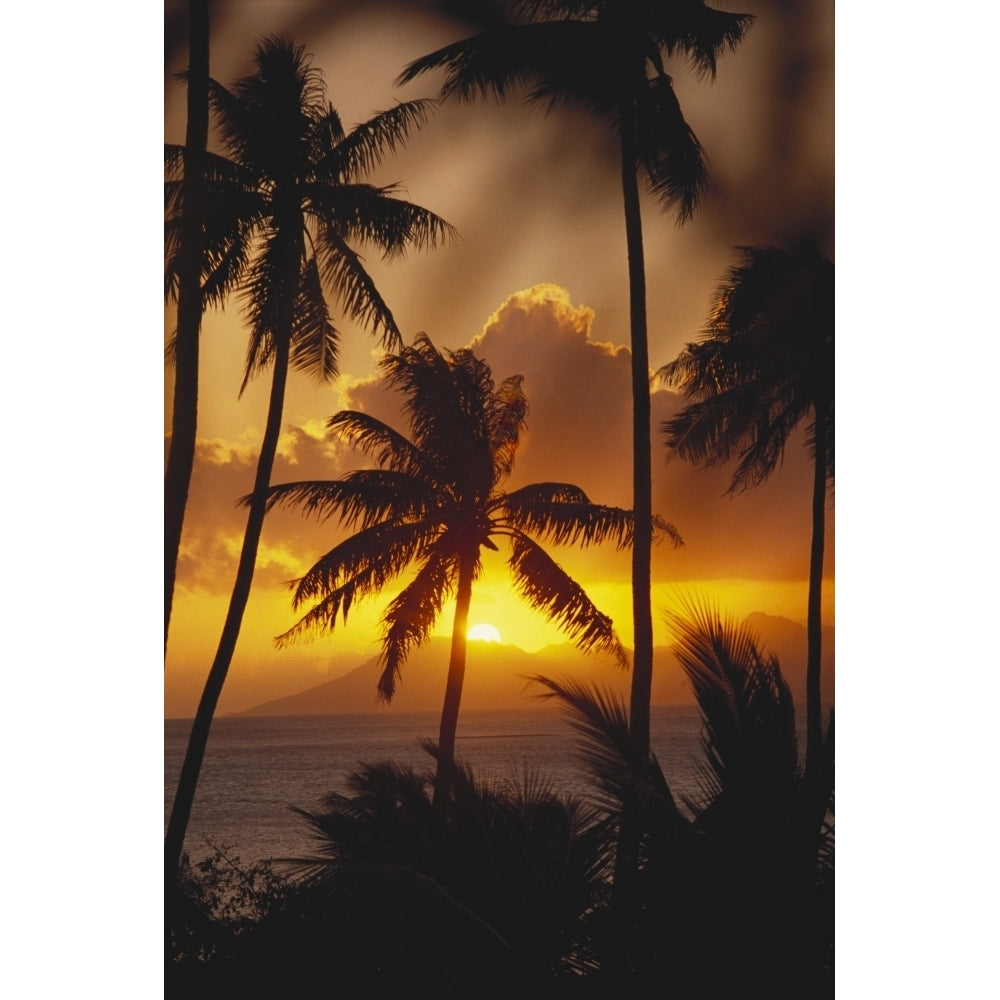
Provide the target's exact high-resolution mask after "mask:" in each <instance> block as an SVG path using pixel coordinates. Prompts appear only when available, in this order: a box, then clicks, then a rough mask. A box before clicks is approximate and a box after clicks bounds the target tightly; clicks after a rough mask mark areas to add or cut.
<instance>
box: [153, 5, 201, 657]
mask: <svg viewBox="0 0 1000 1000" xmlns="http://www.w3.org/2000/svg"><path fill="white" fill-rule="evenodd" d="M188 20H189V32H190V39H189V46H190V53H189V57H188V84H187V132H186V135H185V140H184V178H183V180H182V182H181V185H182V187H181V204H182V205H183V211H184V217H183V220H182V231H181V247H180V260H179V263H178V271H179V273H178V289H177V341H176V354H175V365H174V372H175V374H174V399H173V411H174V412H173V418H172V422H171V432H170V451H169V454H168V456H167V470H166V475H165V476H164V483H163V648H164V650H166V646H167V633H168V630H169V628H170V611H171V608H172V607H173V600H174V582H175V580H176V577H177V557H178V553H179V552H180V546H181V530H182V528H183V526H184V510H185V508H186V506H187V498H188V490H189V488H190V484H191V471H192V469H193V468H194V452H195V438H196V434H197V427H198V343H199V337H200V332H201V312H202V301H201V257H202V218H203V216H204V200H205V150H206V147H207V145H208V0H190V2H189V4H188Z"/></svg>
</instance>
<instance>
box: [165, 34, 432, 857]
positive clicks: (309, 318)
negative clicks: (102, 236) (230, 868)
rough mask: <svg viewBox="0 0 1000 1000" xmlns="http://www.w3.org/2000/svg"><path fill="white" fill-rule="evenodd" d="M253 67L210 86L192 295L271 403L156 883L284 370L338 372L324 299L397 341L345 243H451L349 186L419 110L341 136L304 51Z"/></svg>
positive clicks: (179, 204) (177, 843)
mask: <svg viewBox="0 0 1000 1000" xmlns="http://www.w3.org/2000/svg"><path fill="white" fill-rule="evenodd" d="M255 62H256V66H257V69H256V72H255V73H253V74H252V75H250V76H247V77H244V78H243V79H241V80H239V81H238V82H237V83H236V85H235V86H234V88H233V90H232V91H230V90H227V89H226V88H225V87H223V86H221V85H220V84H218V83H216V82H215V81H214V80H213V81H211V84H210V98H211V103H212V107H213V109H214V111H215V114H216V117H217V120H218V123H219V130H220V134H221V138H222V141H223V144H224V147H225V150H226V152H227V153H228V154H229V155H228V157H224V156H216V155H212V156H209V157H208V165H207V175H208V176H207V189H208V190H207V206H206V208H207V215H206V222H205V254H204V257H203V262H202V287H203V292H204V295H205V298H206V301H208V302H221V301H222V300H223V299H225V298H226V296H227V295H228V294H229V293H230V292H231V291H232V290H234V289H239V290H241V291H242V293H243V297H244V305H245V312H246V317H247V320H248V322H249V324H250V331H251V335H250V345H249V349H248V352H247V360H246V368H245V371H244V378H243V388H245V387H246V385H247V383H248V382H249V381H250V379H251V378H252V377H253V376H254V375H256V374H258V373H260V372H262V371H264V370H266V369H267V368H268V366H273V371H272V377H271V393H270V399H269V402H268V412H267V422H266V425H265V430H264V437H263V441H262V443H261V450H260V455H259V457H258V461H257V471H256V475H255V478H254V488H253V493H252V494H251V497H250V501H249V503H248V507H249V513H248V515H247V526H246V531H245V533H244V537H243V546H242V550H241V552H240V559H239V566H238V569H237V573H236V580H235V583H234V586H233V592H232V597H231V599H230V604H229V609H228V611H227V614H226V620H225V624H224V626H223V630H222V635H221V638H220V640H219V646H218V649H217V652H216V655H215V660H214V662H213V663H212V667H211V670H210V671H209V675H208V679H207V680H206V683H205V688H204V692H203V694H202V697H201V701H200V702H199V705H198V710H197V714H196V716H195V720H194V724H193V726H192V730H191V738H190V741H189V743H188V749H187V753H186V755H185V758H184V764H183V767H182V770H181V775H180V780H179V782H178V786H177V793H176V797H175V799H174V807H173V810H172V811H171V815H170V822H169V825H168V829H167V837H166V843H165V862H166V871H167V874H168V876H172V874H173V873H174V872H175V871H176V870H177V864H178V862H179V859H180V853H181V848H182V845H183V841H184V833H185V831H186V829H187V823H188V819H189V817H190V813H191V804H192V802H193V800H194V793H195V788H196V786H197V781H198V774H199V771H200V768H201V762H202V759H203V757H204V752H205V745H206V743H207V741H208V733H209V729H210V727H211V723H212V717H213V715H214V713H215V707H216V704H217V703H218V699H219V695H220V693H221V691H222V686H223V684H224V682H225V678H226V674H227V672H228V670H229V664H230V662H231V660H232V656H233V651H234V650H235V647H236V640H237V638H238V636H239V631H240V625H241V623H242V620H243V612H244V610H245V608H246V604H247V600H248V598H249V596H250V587H251V583H252V581H253V572H254V563H255V561H256V556H257V546H258V543H259V540H260V534H261V529H262V526H263V522H264V515H265V511H266V503H267V496H266V490H267V487H268V485H269V483H270V478H271V469H272V466H273V464H274V456H275V452H276V449H277V443H278V436H279V433H280V430H281V414H282V408H283V403H284V395H285V385H286V381H287V377H288V372H289V369H290V368H294V369H298V370H303V371H307V372H309V373H310V374H312V375H314V376H315V377H317V378H319V379H321V380H329V379H330V378H332V377H333V376H335V375H336V373H337V357H338V342H339V333H338V331H337V329H336V328H335V326H334V325H333V323H332V321H331V319H330V314H329V311H328V308H327V302H326V293H327V292H331V293H333V294H334V295H335V296H336V298H337V300H338V302H339V304H340V306H341V307H342V309H343V311H344V313H345V314H346V315H347V316H348V317H349V318H350V319H352V320H355V321H357V322H359V323H361V324H362V325H365V326H368V327H370V328H371V329H372V330H373V332H374V333H376V334H380V335H381V340H382V343H383V345H396V344H398V343H400V340H401V338H400V334H399V331H398V329H397V327H396V323H395V320H394V319H393V316H392V313H391V312H390V311H389V308H388V307H387V306H386V304H385V302H384V301H383V300H382V297H381V295H380V294H379V292H378V290H377V289H376V287H375V285H374V283H373V282H372V279H371V277H370V276H369V275H368V273H367V271H366V270H365V268H364V265H363V262H362V259H361V257H360V256H359V254H358V252H357V250H355V249H354V245H355V244H368V245H371V246H374V247H376V248H378V249H380V250H381V251H382V252H383V253H384V255H386V256H387V257H388V256H395V255H399V254H401V253H402V252H403V251H404V250H405V249H406V248H408V247H417V248H423V247H429V246H433V245H435V244H436V243H437V242H438V241H439V240H441V239H442V238H445V237H448V236H450V235H451V233H452V229H451V227H450V226H449V225H448V224H447V223H446V222H444V221H443V220H442V219H440V218H439V217H438V216H436V215H434V214H433V213H431V212H429V211H427V210H426V209H424V208H421V207H419V206H417V205H413V204H411V203H410V202H407V201H403V200H401V199H397V198H396V197H394V194H395V189H394V188H393V187H382V188H379V187H374V186H372V185H370V184H365V183H362V182H361V181H360V178H361V177H363V176H364V175H365V174H366V173H367V171H368V170H369V169H371V168H372V167H373V166H375V165H377V164H378V163H379V162H380V161H381V159H382V158H383V157H384V155H385V154H386V153H387V152H390V151H392V150H393V149H394V148H395V147H396V146H397V145H398V144H399V143H401V142H402V141H403V140H404V139H405V137H406V135H407V133H408V131H409V129H411V128H413V127H415V126H418V125H419V124H421V123H422V122H423V121H424V120H425V118H426V115H427V113H428V111H429V102H426V101H415V102H410V103H406V104H399V105H397V106H396V107H395V108H392V109H391V110H389V111H386V112H383V113H382V114H379V115H376V116H375V117H374V118H372V119H371V120H370V121H368V122H366V123H364V124H363V125H359V126H357V127H356V128H354V129H353V130H352V131H351V132H349V133H346V134H345V132H344V129H343V126H342V125H341V122H340V118H339V116H338V115H337V112H336V111H335V110H334V108H333V106H332V105H330V104H328V103H327V102H326V100H325V87H324V85H323V80H322V76H321V74H320V72H319V71H318V70H317V69H315V68H314V67H313V66H312V65H311V64H310V62H309V60H308V58H307V56H306V55H305V51H304V49H303V47H301V46H295V45H293V44H292V42H291V41H289V40H288V39H286V38H282V37H279V36H271V37H268V38H266V39H265V40H263V41H262V42H261V43H260V44H259V45H258V46H257V51H256V55H255ZM181 162H182V150H181V149H180V148H177V147H168V148H167V165H168V168H177V167H179V166H180V164H181ZM182 197H183V188H182V181H178V180H172V181H168V184H167V205H168V211H169V213H170V214H171V215H173V216H174V217H177V216H179V217H180V218H181V220H183V201H182ZM176 249H177V248H176V246H175V245H174V244H172V243H169V242H168V255H167V280H168V283H169V282H172V281H174V280H175V276H176V273H177V271H176V267H177V254H176ZM241 391H242V390H241Z"/></svg>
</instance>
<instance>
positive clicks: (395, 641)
mask: <svg viewBox="0 0 1000 1000" xmlns="http://www.w3.org/2000/svg"><path fill="white" fill-rule="evenodd" d="M457 574H458V567H457V557H456V554H455V552H454V550H452V549H450V548H448V547H445V546H443V545H439V546H438V547H437V548H435V549H434V550H432V551H431V552H429V553H428V556H427V559H426V561H425V562H424V564H423V565H422V566H421V567H420V569H419V570H418V571H417V574H416V576H414V578H413V580H412V581H411V582H410V583H409V584H408V585H407V586H406V587H405V588H404V590H403V591H402V592H401V593H400V594H399V595H398V596H397V597H396V598H395V599H394V600H393V601H392V602H391V603H390V604H389V606H388V607H387V608H386V610H385V612H384V613H383V615H382V655H381V657H380V660H381V663H382V673H381V675H380V676H379V679H378V696H379V699H380V700H381V701H385V702H389V701H391V700H392V696H393V694H394V693H395V691H396V684H397V682H398V680H399V675H400V670H401V668H402V666H403V663H405V662H406V658H407V656H409V654H410V652H411V651H412V650H413V649H414V648H416V647H417V646H420V645H422V644H423V643H424V642H426V641H427V639H428V637H429V636H430V633H431V629H432V628H433V627H434V623H435V622H436V621H437V619H438V616H439V615H440V614H441V608H442V607H444V603H445V601H446V600H447V599H448V598H449V597H450V596H451V594H452V592H453V589H454V583H455V579H456V578H457Z"/></svg>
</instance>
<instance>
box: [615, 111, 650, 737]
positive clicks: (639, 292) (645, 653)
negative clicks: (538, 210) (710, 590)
mask: <svg viewBox="0 0 1000 1000" xmlns="http://www.w3.org/2000/svg"><path fill="white" fill-rule="evenodd" d="M621 120H622V128H621V151H622V193H623V196H624V201H625V241H626V245H627V248H628V284H629V332H630V337H631V341H630V344H631V349H632V510H633V516H634V518H635V534H634V540H633V545H632V622H633V636H634V642H633V648H634V654H633V655H634V662H633V664H632V690H631V703H630V706H629V728H630V729H631V732H632V736H633V739H634V740H635V741H636V744H637V746H638V747H639V749H640V751H641V752H642V753H643V754H648V753H649V699H650V692H651V690H652V683H653V611H652V584H651V562H652V547H653V486H652V458H651V456H652V437H651V432H650V426H649V425H650V402H649V345H648V344H647V342H646V268H645V260H644V256H643V248H642V217H641V214H640V210H639V182H638V179H637V176H636V151H635V137H634V135H633V134H632V130H631V125H630V122H631V109H630V108H628V107H625V108H623V109H622V115H621Z"/></svg>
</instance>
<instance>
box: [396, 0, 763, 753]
mask: <svg viewBox="0 0 1000 1000" xmlns="http://www.w3.org/2000/svg"><path fill="white" fill-rule="evenodd" d="M508 6H509V7H510V9H511V10H512V12H513V13H515V14H520V15H524V16H526V17H527V18H528V20H527V21H526V22H525V23H521V24H515V25H512V26H505V27H499V28H495V29H492V30H490V31H487V32H484V33H482V34H479V35H476V36H474V37H471V38H468V39H465V40H463V41H460V42H456V43H454V44H452V45H448V46H445V47H444V48H442V49H439V50H437V51H436V52H432V53H431V54H429V55H427V56H424V57H422V58H420V59H417V60H415V61H414V62H412V63H410V65H409V66H407V68H406V69H405V70H404V72H403V73H402V74H401V75H400V77H399V82H407V81H409V80H412V79H414V78H415V77H417V76H419V75H420V74H422V73H424V72H427V71H430V70H436V69H440V68H444V69H445V70H446V78H445V82H444V85H443V87H442V90H441V96H442V97H444V98H447V97H452V96H454V97H457V98H459V99H461V100H469V99H472V98H474V97H476V96H477V95H478V96H483V97H485V96H488V95H493V96H494V97H495V98H496V99H497V100H502V99H504V98H506V97H507V96H508V95H509V94H510V93H512V92H514V91H515V90H519V89H526V90H527V97H528V100H529V101H532V102H538V103H542V104H544V105H547V106H549V107H553V106H556V105H558V104H560V103H563V102H571V103H576V104H580V105H582V106H584V107H585V108H587V109H589V110H590V111H591V112H592V113H594V114H595V115H596V116H597V117H598V118H600V119H601V120H603V121H605V122H607V123H608V124H609V125H610V126H611V127H612V128H613V129H614V130H615V131H616V132H617V134H618V137H619V140H620V148H621V177H622V195H623V200H624V211H625V233H626V243H627V248H628V272H629V314H630V320H629V322H630V345H631V350H632V355H631V359H632V404H633V444H632V447H633V504H632V507H633V510H634V511H635V517H636V535H635V543H634V545H633V549H632V591H633V594H632V603H633V609H632V613H633V628H634V642H633V647H634V666H633V671H632V682H631V683H632V692H631V704H630V724H631V725H632V727H633V728H634V730H635V732H636V734H637V736H638V738H639V742H640V745H641V746H643V747H646V748H647V749H648V746H649V699H650V691H651V685H652V669H653V619H652V602H651V546H652V534H651V525H652V480H651V476H652V470H651V454H652V439H651V432H650V399H649V373H650V368H649V350H648V344H647V336H646V278H645V264H644V258H643V242H642V220H641V214H640V206H639V186H638V177H639V176H640V175H641V176H642V178H643V180H644V181H645V183H646V185H647V187H648V188H649V189H650V191H651V192H652V193H653V195H654V196H655V197H656V198H657V199H658V200H659V202H660V204H661V205H662V206H663V207H664V208H675V209H676V211H677V214H678V219H679V221H681V222H683V221H684V220H686V219H688V218H690V216H691V215H692V213H693V211H694V208H695V205H696V204H697V201H698V198H699V196H700V194H701V193H702V192H703V191H704V189H705V187H706V186H707V174H706V171H705V165H704V160H703V155H702V149H701V145H700V144H699V142H698V140H697V138H696V137H695V135H694V133H693V132H692V130H691V128H690V127H689V125H688V124H687V122H686V121H685V120H684V116H683V114H682V112H681V108H680V105H679V104H678V102H677V97H676V95H675V93H674V90H673V86H672V81H671V78H670V76H668V75H667V73H666V71H665V68H664V56H667V57H669V56H672V55H674V54H675V53H679V54H683V55H685V56H687V57H688V58H689V59H690V60H691V62H692V63H693V64H694V66H695V67H696V68H697V70H698V71H699V72H701V73H703V74H705V75H708V76H714V74H715V68H716V62H717V59H718V57H719V56H720V55H721V54H722V53H724V52H725V51H727V50H731V49H734V48H735V47H736V46H737V45H738V44H739V42H740V40H741V39H742V38H743V36H744V34H745V33H746V31H747V30H748V28H749V26H750V24H751V23H752V21H753V18H752V17H750V16H749V15H747V14H730V13H728V12H724V11H719V10H715V9H714V8H712V7H709V6H707V5H706V4H705V3H703V2H702V0H683V2H678V0H646V2H643V3H628V4H626V3H622V2H620V0H587V2H581V0H535V2H527V0H525V2H516V0H515V2H512V3H510V4H509V5H508Z"/></svg>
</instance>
